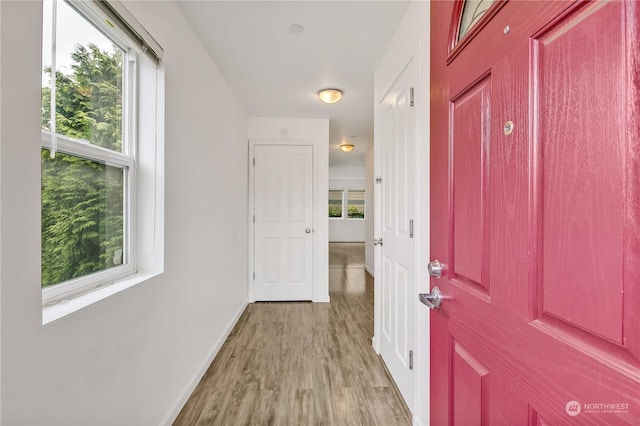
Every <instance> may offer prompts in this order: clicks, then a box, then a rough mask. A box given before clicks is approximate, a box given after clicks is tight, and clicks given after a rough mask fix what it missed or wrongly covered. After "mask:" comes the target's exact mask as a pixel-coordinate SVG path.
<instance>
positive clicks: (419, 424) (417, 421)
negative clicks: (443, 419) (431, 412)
mask: <svg viewBox="0 0 640 426" xmlns="http://www.w3.org/2000/svg"><path fill="white" fill-rule="evenodd" d="M426 424H427V423H425V422H423V421H422V419H421V418H420V417H417V416H415V415H414V416H413V426H425V425H426Z"/></svg>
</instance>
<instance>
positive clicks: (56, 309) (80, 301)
mask: <svg viewBox="0 0 640 426" xmlns="http://www.w3.org/2000/svg"><path fill="white" fill-rule="evenodd" d="M157 275H159V273H140V272H139V273H137V274H134V275H131V276H129V277H127V278H124V279H121V280H118V281H115V282H114V283H113V284H109V285H106V286H103V287H100V288H98V289H95V290H93V291H90V292H88V293H84V294H81V295H78V296H74V297H72V298H69V299H64V300H63V301H61V302H59V303H56V304H55V305H51V306H43V308H42V325H46V324H49V323H52V322H54V321H57V320H59V319H61V318H64V317H66V316H68V315H71V314H73V313H75V312H78V311H80V310H82V309H84V308H86V307H88V306H90V305H93V304H94V303H97V302H100V301H101V300H103V299H106V298H107V297H110V296H113V295H114V294H116V293H120V292H121V291H123V290H126V289H128V288H130V287H133V286H134V285H136V284H140V283H142V282H144V281H147V280H149V279H151V278H153V277H155V276H157Z"/></svg>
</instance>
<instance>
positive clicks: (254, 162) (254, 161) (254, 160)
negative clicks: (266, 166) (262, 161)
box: [253, 158, 256, 166]
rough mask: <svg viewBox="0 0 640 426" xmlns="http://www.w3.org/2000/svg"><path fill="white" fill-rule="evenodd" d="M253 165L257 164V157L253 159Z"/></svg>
mask: <svg viewBox="0 0 640 426" xmlns="http://www.w3.org/2000/svg"><path fill="white" fill-rule="evenodd" d="M253 165H254V166H255V165H256V159H255V158H254V159H253Z"/></svg>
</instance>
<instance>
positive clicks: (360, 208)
mask: <svg viewBox="0 0 640 426" xmlns="http://www.w3.org/2000/svg"><path fill="white" fill-rule="evenodd" d="M347 217H348V218H349V219H364V190H353V189H350V190H349V191H347Z"/></svg>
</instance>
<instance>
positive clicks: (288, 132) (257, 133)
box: [248, 117, 329, 302]
mask: <svg viewBox="0 0 640 426" xmlns="http://www.w3.org/2000/svg"><path fill="white" fill-rule="evenodd" d="M248 127H249V139H250V150H251V149H252V148H253V146H254V145H256V144H269V145H311V146H313V258H314V259H313V280H314V281H313V301H314V302H328V301H329V223H328V217H327V212H328V210H329V200H328V197H327V194H328V191H329V189H328V187H327V185H328V181H329V150H328V147H329V120H328V119H301V118H279V117H250V118H249V124H248ZM249 207H250V210H251V212H252V213H251V215H253V205H252V203H251V201H250V206H249ZM252 225H253V224H250V226H249V228H250V235H249V238H250V244H252V242H251V240H252V239H253V226H252ZM251 247H252V246H251ZM249 253H251V254H250V255H249V264H251V265H253V256H252V253H253V249H252V248H250V250H249ZM250 289H251V290H252V287H250ZM251 298H252V299H253V294H252V293H251Z"/></svg>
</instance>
